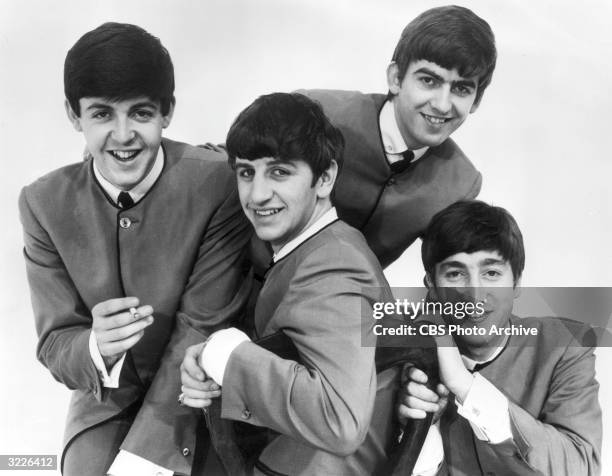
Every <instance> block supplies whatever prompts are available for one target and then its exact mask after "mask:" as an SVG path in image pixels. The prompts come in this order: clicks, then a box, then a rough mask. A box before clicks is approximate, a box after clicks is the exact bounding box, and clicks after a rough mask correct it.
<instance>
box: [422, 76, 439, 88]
mask: <svg viewBox="0 0 612 476" xmlns="http://www.w3.org/2000/svg"><path fill="white" fill-rule="evenodd" d="M419 81H420V82H421V83H422V84H424V85H425V86H427V87H433V86H435V85H436V84H437V82H436V79H435V78H432V77H431V76H421V77H419Z"/></svg>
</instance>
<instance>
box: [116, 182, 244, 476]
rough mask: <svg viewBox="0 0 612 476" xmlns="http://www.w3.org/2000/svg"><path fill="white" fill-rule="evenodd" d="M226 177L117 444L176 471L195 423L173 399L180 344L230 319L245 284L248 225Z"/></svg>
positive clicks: (183, 465)
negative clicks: (155, 365)
mask: <svg viewBox="0 0 612 476" xmlns="http://www.w3.org/2000/svg"><path fill="white" fill-rule="evenodd" d="M226 177H227V180H226V183H223V182H221V183H218V186H219V187H220V188H221V187H226V188H225V190H231V193H229V194H228V195H227V197H226V199H225V201H224V202H223V203H222V204H221V205H220V206H219V208H218V209H217V211H216V212H215V213H214V215H213V217H212V219H211V221H210V223H209V224H208V226H207V229H206V230H205V232H204V235H203V237H202V240H201V244H200V248H199V251H198V256H197V259H196V262H195V264H194V267H193V271H192V273H191V276H190V279H189V281H188V283H187V285H186V288H185V292H184V294H183V296H182V300H181V306H180V309H179V311H178V313H177V316H176V323H175V328H174V330H173V333H172V335H171V337H170V341H169V342H168V345H167V346H166V350H165V353H164V355H163V357H162V360H161V364H160V368H159V370H158V371H157V373H156V375H155V378H154V380H153V382H152V384H151V387H150V388H149V390H148V392H147V394H146V396H145V400H144V402H143V405H142V407H141V409H140V411H139V413H138V415H137V416H136V419H135V420H134V423H133V424H132V427H131V429H130V432H129V433H128V435H127V437H126V438H125V440H124V441H123V444H122V446H121V449H122V450H125V451H128V452H130V453H133V454H136V455H138V456H140V457H142V458H145V459H146V460H149V461H151V462H154V463H156V464H158V465H160V466H162V467H164V468H168V469H170V470H172V471H174V472H177V473H184V474H190V472H191V464H192V459H193V452H194V449H195V437H196V435H195V429H196V426H197V423H198V418H199V417H200V416H201V415H200V412H197V411H195V410H193V409H191V408H188V407H181V406H179V404H178V402H177V396H178V394H179V393H180V391H181V390H180V388H181V383H180V372H179V366H180V363H181V361H182V359H183V356H184V354H185V350H186V348H187V347H189V346H190V345H193V344H195V343H198V342H201V341H203V340H205V339H206V337H207V336H208V335H209V334H210V333H211V332H214V331H215V330H218V329H221V328H224V327H227V326H228V325H230V324H231V323H232V322H233V321H234V320H235V319H236V318H237V317H238V315H239V313H240V312H241V310H242V308H243V306H244V304H245V302H246V300H247V298H248V295H249V290H250V280H249V279H248V277H247V269H246V266H247V263H246V262H245V254H246V252H245V246H246V244H247V243H248V241H249V239H250V237H251V233H252V232H251V227H250V224H249V223H248V221H247V219H246V217H245V216H244V214H243V212H242V209H241V207H240V203H239V201H238V197H237V193H236V190H235V187H234V186H233V181H234V178H233V176H232V175H231V174H226ZM169 251H170V252H171V250H169Z"/></svg>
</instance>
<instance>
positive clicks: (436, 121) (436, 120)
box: [421, 113, 452, 126]
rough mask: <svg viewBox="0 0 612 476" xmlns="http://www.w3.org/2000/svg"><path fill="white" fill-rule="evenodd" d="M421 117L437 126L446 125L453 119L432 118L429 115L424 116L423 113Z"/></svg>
mask: <svg viewBox="0 0 612 476" xmlns="http://www.w3.org/2000/svg"><path fill="white" fill-rule="evenodd" d="M421 116H423V117H424V118H425V120H426V121H427V122H429V123H430V124H433V125H435V126H439V125H440V124H444V123H446V122H448V121H450V120H451V119H452V118H451V117H438V116H430V115H429V114H424V113H421Z"/></svg>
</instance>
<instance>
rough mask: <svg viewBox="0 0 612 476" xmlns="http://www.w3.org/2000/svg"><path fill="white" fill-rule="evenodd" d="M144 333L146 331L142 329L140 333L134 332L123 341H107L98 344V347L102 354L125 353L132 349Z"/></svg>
mask: <svg viewBox="0 0 612 476" xmlns="http://www.w3.org/2000/svg"><path fill="white" fill-rule="evenodd" d="M143 335H144V331H140V332H139V333H138V334H134V335H133V336H131V337H129V338H127V339H124V340H121V341H115V342H106V343H104V344H102V345H100V344H98V349H100V354H101V355H102V356H111V355H117V354H123V353H124V352H126V351H127V350H129V349H131V348H132V347H133V346H134V345H135V344H136V343H137V342H138V341H139V340H140V339H141V338H142V336H143Z"/></svg>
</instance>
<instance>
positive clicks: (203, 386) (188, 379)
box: [181, 367, 219, 392]
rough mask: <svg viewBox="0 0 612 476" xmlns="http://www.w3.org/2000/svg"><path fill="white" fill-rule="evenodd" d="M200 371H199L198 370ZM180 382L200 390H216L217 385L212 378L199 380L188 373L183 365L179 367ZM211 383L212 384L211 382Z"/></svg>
mask: <svg viewBox="0 0 612 476" xmlns="http://www.w3.org/2000/svg"><path fill="white" fill-rule="evenodd" d="M200 372H201V371H200ZM181 382H182V384H183V385H185V386H188V387H191V388H195V389H198V390H201V391H203V392H206V391H210V390H217V389H218V388H219V386H218V385H217V384H216V383H215V382H214V381H213V380H210V379H209V380H204V381H202V380H200V379H198V378H197V377H195V376H193V375H191V374H189V373H188V372H187V371H186V370H185V369H184V367H181ZM211 383H212V384H211Z"/></svg>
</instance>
